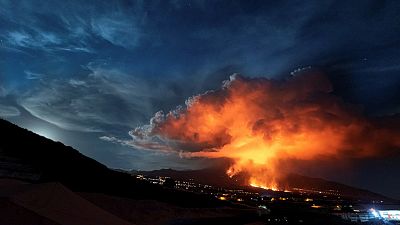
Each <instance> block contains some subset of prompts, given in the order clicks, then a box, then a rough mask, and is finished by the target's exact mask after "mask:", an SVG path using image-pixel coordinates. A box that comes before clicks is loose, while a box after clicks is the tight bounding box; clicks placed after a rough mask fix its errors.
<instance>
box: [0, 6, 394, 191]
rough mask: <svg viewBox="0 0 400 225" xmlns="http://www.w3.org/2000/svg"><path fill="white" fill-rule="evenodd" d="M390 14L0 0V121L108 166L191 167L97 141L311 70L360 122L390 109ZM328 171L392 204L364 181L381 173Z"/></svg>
mask: <svg viewBox="0 0 400 225" xmlns="http://www.w3.org/2000/svg"><path fill="white" fill-rule="evenodd" d="M399 12H400V2H399V1H383V0H377V1H367V0H365V1H199V0H192V1H190V0H185V1H178V0H176V1H33V0H32V1H28V0H25V1H24V0H21V1H12V0H0V116H1V117H3V118H6V119H7V120H9V121H12V122H14V123H16V124H18V125H20V126H23V127H26V128H28V129H31V130H32V131H34V132H37V133H39V134H42V135H44V136H47V137H49V138H52V139H54V140H58V141H61V142H63V143H65V144H67V145H71V146H73V147H75V148H77V149H79V150H80V151H81V152H82V153H84V154H86V155H88V156H91V157H94V158H95V159H97V160H99V161H100V162H102V163H105V164H106V165H108V166H110V167H115V168H125V169H158V168H164V167H172V168H178V169H183V168H196V167H199V166H203V165H204V163H205V162H204V160H194V159H181V158H179V156H177V155H174V154H162V153H158V152H151V151H143V150H135V149H132V148H129V147H126V146H122V145H118V144H113V143H109V142H106V141H103V140H101V139H100V137H102V136H115V137H118V138H121V139H124V138H129V136H128V131H129V130H131V129H132V128H134V127H136V126H138V125H143V124H146V123H148V120H149V119H150V118H151V117H152V115H153V114H154V113H155V112H157V111H159V110H165V111H168V110H171V109H173V108H175V106H176V105H179V104H183V103H184V101H185V99H186V98H188V97H190V96H192V95H195V94H198V93H202V92H204V91H206V90H210V89H215V88H218V87H219V86H220V84H221V82H222V81H223V80H225V79H227V78H228V77H229V75H231V74H232V73H240V74H242V75H244V76H249V77H269V78H275V79H282V78H284V77H286V76H288V75H289V74H290V73H291V72H293V71H296V70H297V69H301V68H309V67H312V68H318V69H319V70H322V71H323V72H324V73H326V74H327V75H328V76H329V77H330V79H331V80H332V82H333V85H334V89H335V94H337V95H339V96H341V97H342V98H343V99H345V101H348V102H350V103H354V104H358V105H360V106H361V107H362V108H363V109H364V112H365V114H367V115H368V116H386V115H393V114H396V113H399V112H400V75H399V72H400V54H399V53H400V38H399V37H400V13H399ZM364 164H365V163H364V162H360V163H358V164H357V165H358V166H359V167H357V168H359V170H360V171H364V169H363V168H364V167H365V168H366V167H370V166H369V164H366V165H368V166H366V165H364ZM375 164H376V165H382V162H381V161H379V162H376V163H375ZM375 164H374V165H375ZM392 164H393V165H392ZM392 164H390V165H391V166H389V167H388V169H387V171H389V170H393V169H397V170H398V169H400V168H399V167H398V166H397V167H396V165H395V164H396V163H392ZM365 171H367V170H365ZM379 171H380V170H379ZM370 172H371V171H369V172H368V173H370ZM355 173H356V172H355ZM330 174H331V173H326V174H318V175H320V176H325V177H328V178H330V177H333V178H332V179H335V180H339V181H344V182H347V183H350V184H353V185H358V186H363V187H366V188H370V189H373V190H376V191H380V192H384V193H389V194H392V195H397V196H399V197H400V193H398V192H397V193H395V192H393V191H392V190H393V187H389V186H385V187H382V186H379V185H377V184H374V182H375V181H377V180H379V179H381V178H382V177H379V176H380V175H379V174H381V172H379V173H377V174H375V175H373V176H372V177H374V179H373V181H371V182H369V183H368V182H365V179H364V178H365V177H364V176H365V175H360V174H363V173H361V172H360V173H359V175H354V176H355V178H354V179H353V178H352V179H349V178H348V177H338V176H336V175H335V176H330V177H329V175H330ZM390 176H391V175H390V173H389V175H387V177H386V178H384V179H389V181H390V179H391V177H390ZM392 181H393V182H397V183H395V184H393V182H392V184H391V185H394V186H395V187H397V189H400V184H399V183H400V182H398V181H396V180H395V179H392ZM390 182H391V181H390ZM396 185H397V186H396Z"/></svg>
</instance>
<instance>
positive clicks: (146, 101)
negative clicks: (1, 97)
mask: <svg viewBox="0 0 400 225" xmlns="http://www.w3.org/2000/svg"><path fill="white" fill-rule="evenodd" d="M88 69H89V70H90V71H91V73H90V74H88V75H87V76H86V77H82V78H71V79H54V80H46V81H42V82H41V83H40V85H39V86H38V87H36V88H34V89H32V90H29V91H27V92H26V93H24V94H21V97H20V98H19V99H18V102H19V104H20V105H21V106H22V107H24V108H25V109H26V110H27V111H29V112H30V113H31V114H32V115H34V116H36V117H38V118H40V119H43V120H45V121H48V122H50V123H53V124H55V125H57V126H59V127H62V128H64V129H68V130H79V131H91V132H96V131H104V130H109V129H111V130H112V129H113V128H110V127H112V126H114V128H115V126H129V125H128V124H137V123H139V122H140V121H142V120H143V119H144V118H146V117H147V116H148V115H150V114H151V113H152V112H153V106H152V101H153V100H154V99H157V98H161V97H162V96H163V94H161V93H164V96H166V95H165V91H166V89H165V87H164V88H163V87H161V88H158V89H157V90H154V86H153V85H154V84H152V83H148V82H146V81H144V80H141V79H139V78H135V77H133V76H130V75H128V74H125V73H123V72H121V71H119V70H116V69H104V68H102V67H99V66H97V65H94V64H90V65H89V66H88Z"/></svg>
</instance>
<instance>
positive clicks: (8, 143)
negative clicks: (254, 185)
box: [0, 119, 226, 207]
mask: <svg viewBox="0 0 400 225" xmlns="http://www.w3.org/2000/svg"><path fill="white" fill-rule="evenodd" d="M0 131H1V133H2V137H1V140H0V177H3V178H16V179H20V180H25V181H29V182H32V183H44V182H59V183H61V184H63V185H65V186H66V187H67V188H69V189H71V190H72V191H74V192H91V193H104V194H108V195H113V196H120V197H128V198H134V199H154V200H160V201H165V202H170V203H173V204H178V205H181V206H185V207H207V206H218V205H221V204H226V203H221V202H220V201H216V200H215V199H214V198H211V197H207V196H203V195H198V194H194V193H189V192H180V191H177V190H173V189H165V188H162V187H160V186H157V185H151V184H148V183H144V182H141V181H140V180H137V179H135V178H134V177H132V176H131V175H130V174H127V173H122V172H118V171H115V170H111V169H109V168H107V167H106V166H104V165H103V164H101V163H99V162H97V161H95V160H93V159H91V158H88V157H86V156H84V155H82V154H81V153H79V152H78V151H77V150H75V149H73V148H72V147H69V146H65V145H64V144H62V143H60V142H54V141H52V140H49V139H47V138H45V137H42V136H40V135H37V134H35V133H33V132H31V131H29V130H26V129H23V128H20V127H18V126H16V125H14V124H12V123H10V122H8V121H5V120H2V119H0ZM188 200H190V201H188Z"/></svg>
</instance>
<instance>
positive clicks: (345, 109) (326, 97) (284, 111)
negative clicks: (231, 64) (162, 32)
mask: <svg viewBox="0 0 400 225" xmlns="http://www.w3.org/2000/svg"><path fill="white" fill-rule="evenodd" d="M331 91H332V88H331V84H330V82H329V81H328V80H327V79H326V78H325V76H323V75H321V74H319V73H310V74H304V75H302V76H296V77H291V78H290V79H288V80H285V81H275V80H269V79H264V78H259V79H249V78H243V77H240V76H235V75H233V76H231V78H230V80H229V81H226V82H224V84H223V86H222V88H221V89H220V90H217V91H209V92H206V93H204V94H202V95H198V96H195V97H192V98H190V99H189V100H187V102H186V108H183V107H178V108H177V109H176V110H174V111H172V112H170V113H168V114H167V115H164V114H163V113H162V112H158V113H157V114H156V115H155V117H153V118H152V119H151V121H150V124H149V125H145V126H142V127H138V128H136V129H135V130H133V131H131V132H130V135H131V136H132V137H133V140H132V141H131V142H130V144H132V145H134V146H135V147H137V148H142V149H154V150H163V151H176V152H179V153H180V155H181V156H183V157H207V158H229V159H232V160H233V164H232V165H231V167H230V168H229V169H228V170H227V175H228V176H231V177H232V176H234V175H236V174H238V173H239V172H245V173H246V174H248V184H249V185H252V186H255V187H262V188H267V189H273V190H277V189H282V188H283V187H282V183H281V181H282V179H284V175H285V172H287V171H286V168H284V167H283V166H282V164H281V161H282V160H287V159H300V160H313V159H315V158H317V157H319V156H341V155H346V156H351V157H365V156H371V155H374V154H377V150H378V149H393V148H398V147H399V146H400V140H399V137H400V135H399V130H398V129H396V128H392V129H390V128H384V127H382V126H378V125H376V124H375V123H374V122H372V121H369V120H368V119H367V118H365V117H363V116H362V115H360V113H359V112H358V110H356V109H355V108H354V107H353V106H351V105H348V104H345V103H344V102H342V100H341V99H340V98H338V97H336V96H334V95H332V94H331V93H330V92H331Z"/></svg>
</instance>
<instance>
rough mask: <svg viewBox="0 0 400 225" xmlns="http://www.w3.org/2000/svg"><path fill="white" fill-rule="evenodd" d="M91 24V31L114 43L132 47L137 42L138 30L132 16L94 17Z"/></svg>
mask: <svg viewBox="0 0 400 225" xmlns="http://www.w3.org/2000/svg"><path fill="white" fill-rule="evenodd" d="M91 25H92V30H93V32H95V33H96V34H97V35H99V36H100V37H102V38H103V39H105V40H107V41H109V42H110V43H112V44H114V45H117V46H121V47H127V48H133V47H135V46H136V45H137V44H138V41H139V38H140V30H139V28H138V27H137V26H136V24H135V19H134V18H129V17H128V18H127V17H126V16H123V15H120V16H111V17H104V18H95V19H93V20H92V23H91Z"/></svg>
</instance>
